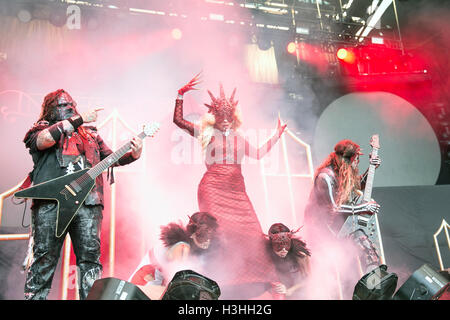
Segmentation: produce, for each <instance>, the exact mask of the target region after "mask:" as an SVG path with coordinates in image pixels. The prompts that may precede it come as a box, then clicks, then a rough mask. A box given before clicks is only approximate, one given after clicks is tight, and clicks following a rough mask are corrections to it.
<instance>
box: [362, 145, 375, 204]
mask: <svg viewBox="0 0 450 320" xmlns="http://www.w3.org/2000/svg"><path fill="white" fill-rule="evenodd" d="M377 155H378V149H377V148H373V149H372V153H371V156H372V159H373V158H374V157H376V156H377ZM374 177H375V165H374V164H371V165H369V171H368V173H367V179H366V187H365V188H364V197H363V199H364V202H368V201H370V200H371V199H372V188H373V179H374Z"/></svg>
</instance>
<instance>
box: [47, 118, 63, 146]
mask: <svg viewBox="0 0 450 320" xmlns="http://www.w3.org/2000/svg"><path fill="white" fill-rule="evenodd" d="M47 130H48V132H49V133H50V135H51V136H52V138H53V140H55V142H58V141H59V138H61V134H62V133H63V124H62V123H61V122H58V123H55V124H54V125H52V126H51V127H49V128H48V129H47Z"/></svg>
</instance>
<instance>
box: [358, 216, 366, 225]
mask: <svg viewBox="0 0 450 320" xmlns="http://www.w3.org/2000/svg"><path fill="white" fill-rule="evenodd" d="M358 224H359V225H360V226H363V227H367V225H368V224H369V219H367V218H364V217H358Z"/></svg>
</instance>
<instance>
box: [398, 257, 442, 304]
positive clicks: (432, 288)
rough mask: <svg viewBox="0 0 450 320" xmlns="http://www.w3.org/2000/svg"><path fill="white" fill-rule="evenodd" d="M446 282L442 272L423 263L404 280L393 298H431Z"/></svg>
mask: <svg viewBox="0 0 450 320" xmlns="http://www.w3.org/2000/svg"><path fill="white" fill-rule="evenodd" d="M447 283H448V279H447V278H446V277H445V276H444V275H443V274H440V273H439V272H437V271H435V270H434V269H433V268H432V267H431V266H430V265H428V264H424V265H423V266H422V267H420V268H419V269H418V270H416V271H415V272H414V273H413V274H412V275H411V276H410V277H409V278H408V280H406V281H405V283H404V284H403V285H402V286H401V287H400V289H399V290H398V291H397V293H396V294H395V295H394V300H431V299H432V298H433V296H435V295H436V294H437V293H438V292H439V291H440V290H441V289H442V288H444V286H445V285H446V284H447Z"/></svg>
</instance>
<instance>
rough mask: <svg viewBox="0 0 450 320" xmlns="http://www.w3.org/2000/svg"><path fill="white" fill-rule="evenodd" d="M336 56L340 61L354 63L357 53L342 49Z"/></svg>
mask: <svg viewBox="0 0 450 320" xmlns="http://www.w3.org/2000/svg"><path fill="white" fill-rule="evenodd" d="M336 56H337V57H338V59H339V60H342V61H345V62H347V63H354V62H355V53H354V52H353V51H351V50H349V49H345V48H340V49H339V50H338V51H337V52H336Z"/></svg>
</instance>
